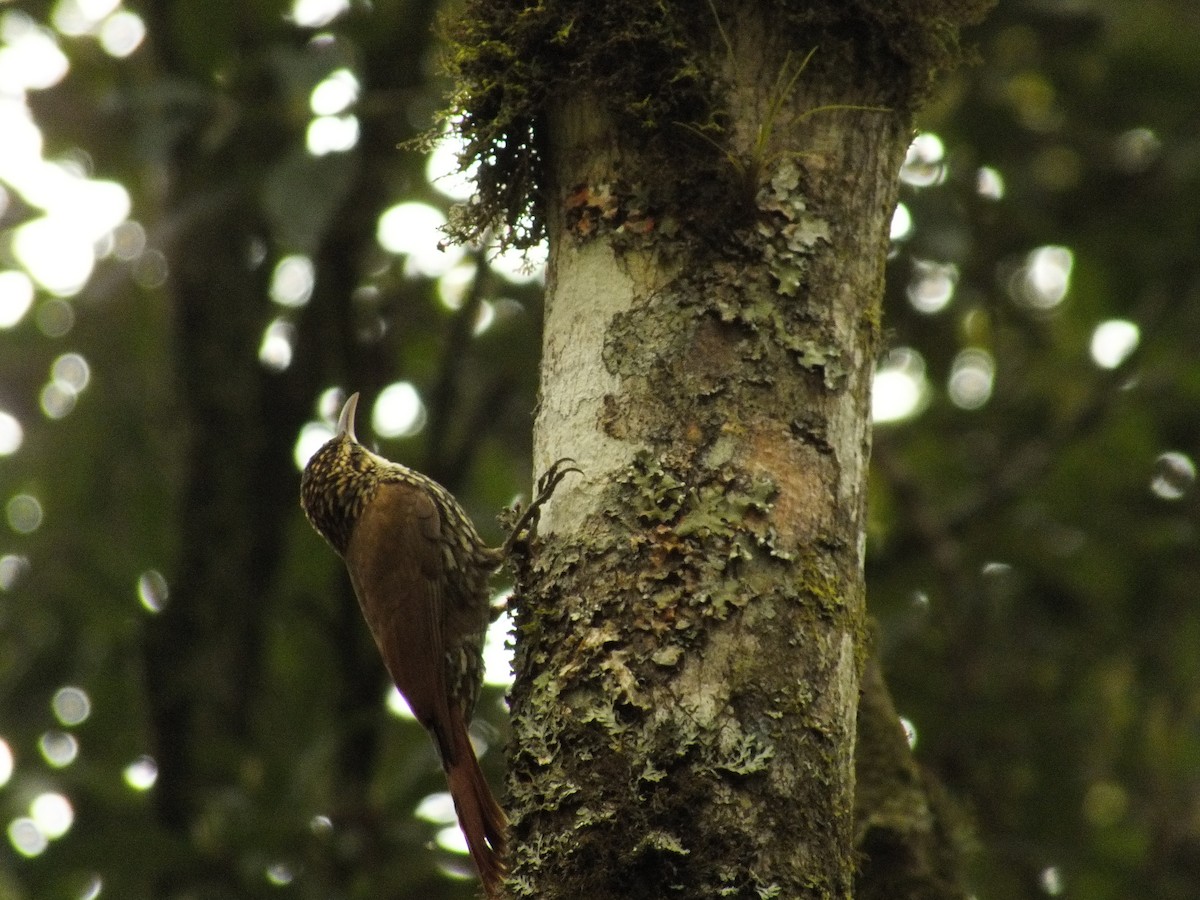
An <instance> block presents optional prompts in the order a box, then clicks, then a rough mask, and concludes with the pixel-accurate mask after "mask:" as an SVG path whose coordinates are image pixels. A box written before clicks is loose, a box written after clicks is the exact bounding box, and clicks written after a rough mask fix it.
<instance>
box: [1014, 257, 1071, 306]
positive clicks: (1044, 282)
mask: <svg viewBox="0 0 1200 900" xmlns="http://www.w3.org/2000/svg"><path fill="white" fill-rule="evenodd" d="M1074 264H1075V254H1074V253H1072V252H1071V250H1070V249H1069V248H1067V247H1039V248H1038V249H1036V250H1034V251H1032V252H1031V253H1030V254H1029V255H1028V256H1027V257H1026V260H1025V265H1024V266H1023V267H1022V268H1021V269H1020V270H1019V275H1020V279H1019V281H1018V282H1017V285H1016V288H1015V291H1014V294H1015V296H1016V299H1017V301H1018V302H1019V303H1021V304H1023V305H1025V306H1028V307H1030V308H1032V309H1036V310H1043V311H1044V310H1051V309H1054V308H1055V307H1056V306H1058V304H1059V303H1061V302H1062V301H1063V299H1064V298H1065V297H1066V296H1067V290H1068V289H1069V288H1070V286H1071V269H1072V268H1073V267H1074Z"/></svg>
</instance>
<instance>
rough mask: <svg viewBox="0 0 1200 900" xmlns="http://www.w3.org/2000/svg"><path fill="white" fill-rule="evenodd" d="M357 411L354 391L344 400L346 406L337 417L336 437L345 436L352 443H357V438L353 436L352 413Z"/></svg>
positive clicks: (356, 397)
mask: <svg viewBox="0 0 1200 900" xmlns="http://www.w3.org/2000/svg"><path fill="white" fill-rule="evenodd" d="M357 409H358V391H355V392H354V393H353V394H351V395H350V396H349V397H348V398H347V399H346V405H345V406H343V407H342V414H341V415H340V416H338V424H337V436H338V437H341V436H342V435H346V436H347V437H349V438H350V440H352V441H354V443H356V444H357V443H358V438H357V437H355V435H354V412H355V410H357Z"/></svg>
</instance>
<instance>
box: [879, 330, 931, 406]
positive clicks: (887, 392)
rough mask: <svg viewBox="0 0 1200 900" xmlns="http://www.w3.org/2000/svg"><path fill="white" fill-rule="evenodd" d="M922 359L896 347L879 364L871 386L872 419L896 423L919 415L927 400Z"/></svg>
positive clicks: (911, 351) (910, 351)
mask: <svg viewBox="0 0 1200 900" xmlns="http://www.w3.org/2000/svg"><path fill="white" fill-rule="evenodd" d="M927 393H928V392H927V383H926V380H925V359H924V357H922V356H921V354H920V353H918V352H917V351H916V350H913V349H911V348H909V347H897V348H895V349H894V350H892V351H890V352H889V353H888V355H887V357H886V358H885V359H884V360H883V362H882V363H880V365H879V368H878V370H877V371H876V372H875V379H874V381H873V382H872V385H871V418H872V420H873V421H875V422H898V421H901V420H903V419H907V418H910V417H911V416H913V415H915V414H916V413H917V412H919V411H920V410H921V409H922V408H923V405H924V402H925V399H926V397H927Z"/></svg>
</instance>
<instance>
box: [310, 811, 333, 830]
mask: <svg viewBox="0 0 1200 900" xmlns="http://www.w3.org/2000/svg"><path fill="white" fill-rule="evenodd" d="M308 830H309V831H311V832H312V833H313V834H315V835H326V834H330V833H331V832H332V831H333V819H331V818H329V816H322V815H315V816H313V817H312V818H311V819H309V820H308Z"/></svg>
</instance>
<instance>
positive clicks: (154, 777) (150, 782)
mask: <svg viewBox="0 0 1200 900" xmlns="http://www.w3.org/2000/svg"><path fill="white" fill-rule="evenodd" d="M124 776H125V783H126V784H127V785H129V786H130V787H131V788H133V789H134V790H135V791H148V790H150V788H152V787H154V782H156V781H158V763H156V762H155V761H154V757H152V756H139V757H138V758H137V759H135V760H134V761H133V762H131V763H130V764H129V765H127V766H126V767H125V772H124Z"/></svg>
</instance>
